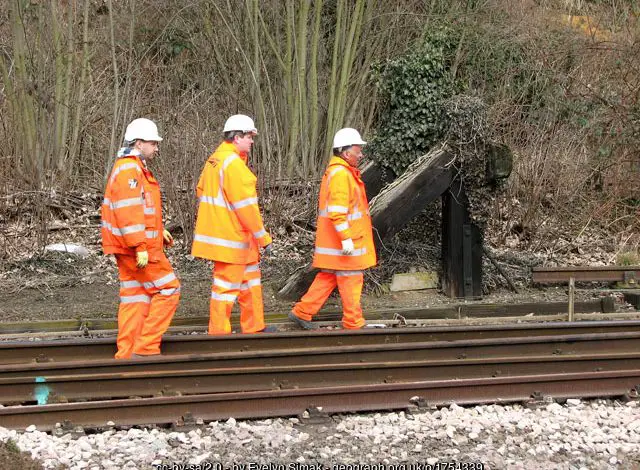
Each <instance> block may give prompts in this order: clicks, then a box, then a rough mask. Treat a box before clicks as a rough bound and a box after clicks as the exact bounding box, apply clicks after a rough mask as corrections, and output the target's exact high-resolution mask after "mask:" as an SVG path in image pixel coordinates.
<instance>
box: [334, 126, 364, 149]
mask: <svg viewBox="0 0 640 470" xmlns="http://www.w3.org/2000/svg"><path fill="white" fill-rule="evenodd" d="M351 145H367V143H366V142H365V141H364V140H362V137H360V133H359V132H358V131H357V130H355V129H353V128H351V127H345V128H344V129H340V130H339V131H338V132H336V135H335V136H334V137H333V148H334V149H338V148H342V147H349V146H351Z"/></svg>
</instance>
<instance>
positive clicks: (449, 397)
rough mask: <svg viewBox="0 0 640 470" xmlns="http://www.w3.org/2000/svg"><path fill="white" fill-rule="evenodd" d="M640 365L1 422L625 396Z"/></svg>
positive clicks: (178, 402)
mask: <svg viewBox="0 0 640 470" xmlns="http://www.w3.org/2000/svg"><path fill="white" fill-rule="evenodd" d="M638 384H640V370H637V369H635V370H625V371H604V372H602V371H599V372H585V373H569V374H540V375H525V376H514V377H491V378H479V379H462V380H435V381H420V382H408V383H390V384H389V383H386V384H374V385H355V386H351V385H350V386H337V387H332V386H329V387H321V388H304V389H295V390H268V391H252V392H233V393H215V394H199V395H189V396H182V397H159V398H140V399H126V400H109V401H94V402H81V403H66V404H52V405H42V406H10V407H4V408H0V426H3V427H6V428H11V429H25V428H27V427H28V426H30V425H32V424H35V425H36V426H37V427H38V429H40V430H50V429H52V428H53V427H54V426H55V425H56V423H62V422H64V421H70V422H72V423H73V424H74V425H82V426H88V427H105V426H108V422H109V421H113V422H116V423H117V424H118V425H144V424H163V423H176V422H180V421H181V420H182V418H183V417H185V416H192V417H194V418H195V419H202V420H206V421H209V420H221V419H227V418H229V417H234V418H239V419H246V418H265V417H275V416H291V415H300V414H301V413H302V412H303V411H305V410H307V409H319V408H321V409H322V411H323V412H325V413H340V412H355V411H359V412H362V411H374V410H392V409H406V408H409V407H411V406H412V405H413V404H415V403H418V404H428V405H446V404H450V403H458V404H474V403H488V402H491V403H495V402H500V403H508V402H514V401H524V400H528V399H529V398H530V397H531V396H532V395H533V396H538V397H539V396H549V397H554V398H571V397H605V396H621V395H624V394H627V393H629V392H630V391H635V390H636V389H637V387H638Z"/></svg>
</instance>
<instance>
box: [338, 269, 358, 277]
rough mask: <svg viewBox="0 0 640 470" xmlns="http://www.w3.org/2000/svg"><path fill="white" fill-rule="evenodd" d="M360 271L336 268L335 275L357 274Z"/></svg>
mask: <svg viewBox="0 0 640 470" xmlns="http://www.w3.org/2000/svg"><path fill="white" fill-rule="evenodd" d="M360 274H362V271H341V270H339V269H336V276H359V275H360Z"/></svg>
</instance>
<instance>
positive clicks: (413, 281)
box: [389, 271, 438, 292]
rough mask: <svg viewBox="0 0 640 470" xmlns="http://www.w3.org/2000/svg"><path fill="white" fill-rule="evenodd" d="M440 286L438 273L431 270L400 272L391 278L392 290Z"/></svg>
mask: <svg viewBox="0 0 640 470" xmlns="http://www.w3.org/2000/svg"><path fill="white" fill-rule="evenodd" d="M436 287H438V273H436V272H433V271H429V272H422V273H398V274H394V275H393V279H392V280H391V287H390V288H389V289H390V290H391V292H398V291H403V290H421V289H435V288H436Z"/></svg>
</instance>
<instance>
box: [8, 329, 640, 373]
mask: <svg viewBox="0 0 640 470" xmlns="http://www.w3.org/2000/svg"><path fill="white" fill-rule="evenodd" d="M600 333H609V334H616V333H640V320H619V321H589V322H585V321H582V322H557V323H536V324H509V325H499V326H496V325H492V326H488V325H487V326H441V327H426V328H425V327H414V328H384V329H366V330H359V331H351V332H349V331H345V330H328V331H325V330H323V331H289V332H286V331H285V332H279V333H267V334H260V335H256V334H254V335H242V334H237V335H226V336H209V335H174V336H165V337H164V338H163V344H162V349H163V354H165V355H168V356H178V355H190V354H209V353H211V354H213V353H224V352H229V353H231V352H238V353H246V352H252V351H264V350H289V349H295V348H333V347H337V346H346V345H349V346H357V345H386V344H404V343H424V342H437V341H460V340H472V339H507V338H524V337H544V336H563V335H564V336H566V335H571V334H579V335H587V334H600ZM115 351H116V346H115V338H94V339H86V338H82V339H63V340H47V341H30V342H25V341H4V342H0V364H3V365H9V364H20V363H26V362H35V363H48V362H67V361H73V360H74V359H77V358H82V359H83V361H85V362H86V361H92V360H98V359H109V358H112V357H113V355H114V353H115ZM1 375H2V371H1V370H0V376H1Z"/></svg>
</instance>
